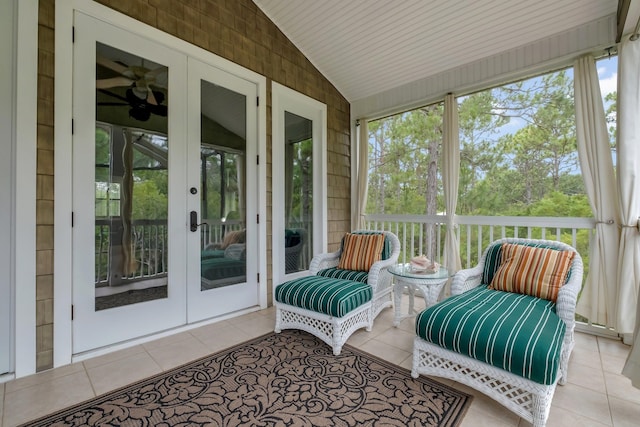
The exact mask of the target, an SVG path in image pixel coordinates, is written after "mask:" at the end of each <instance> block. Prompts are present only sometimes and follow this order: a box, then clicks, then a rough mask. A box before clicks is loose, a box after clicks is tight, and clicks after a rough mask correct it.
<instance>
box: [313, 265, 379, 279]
mask: <svg viewBox="0 0 640 427" xmlns="http://www.w3.org/2000/svg"><path fill="white" fill-rule="evenodd" d="M316 275H317V276H322V277H331V278H333V279H345V280H352V281H354V282H361V283H367V280H368V279H369V272H368V271H355V270H343V269H341V268H336V267H331V268H325V269H324V270H320V271H318V272H317V273H316Z"/></svg>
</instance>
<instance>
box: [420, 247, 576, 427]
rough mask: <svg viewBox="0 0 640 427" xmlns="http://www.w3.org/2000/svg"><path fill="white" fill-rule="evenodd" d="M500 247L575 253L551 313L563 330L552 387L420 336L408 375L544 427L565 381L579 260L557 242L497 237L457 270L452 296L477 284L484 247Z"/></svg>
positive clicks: (571, 336)
mask: <svg viewBox="0 0 640 427" xmlns="http://www.w3.org/2000/svg"><path fill="white" fill-rule="evenodd" d="M502 243H524V244H542V245H544V246H546V247H551V248H555V249H558V250H569V251H574V252H576V256H575V257H574V259H573V262H572V265H571V269H570V276H569V279H568V280H567V283H566V284H564V285H563V286H562V288H561V289H560V292H559V294H558V299H557V301H556V313H557V314H558V316H559V317H560V319H562V321H564V323H565V325H566V329H565V335H564V339H563V343H562V348H561V353H560V354H561V356H560V366H559V370H560V372H559V373H558V375H557V376H556V381H555V383H553V384H550V385H543V384H539V383H536V382H534V381H531V380H529V379H526V378H523V377H521V376H518V375H514V374H512V373H510V372H507V371H505V370H502V369H500V368H496V367H494V366H492V365H489V364H487V363H484V362H482V361H478V360H475V359H472V358H470V357H468V356H466V355H462V354H459V353H456V352H454V351H450V350H447V349H445V348H442V347H440V346H438V345H436V344H432V343H430V342H427V341H426V340H423V339H422V338H421V337H419V336H418V337H416V338H415V340H414V353H413V369H412V372H411V374H412V376H413V377H414V378H417V377H418V375H420V374H424V375H433V376H437V377H444V378H449V379H452V380H455V381H457V382H460V383H463V384H466V385H468V386H470V387H473V388H474V389H476V390H478V391H480V392H482V393H484V394H486V395H487V396H489V397H491V398H492V399H494V400H496V401H497V402H499V403H501V404H502V405H504V406H505V407H506V408H508V409H509V410H511V411H513V412H514V413H516V414H517V415H519V416H520V417H522V418H523V419H525V420H527V421H529V422H530V423H532V424H533V426H534V427H543V426H544V425H545V424H546V421H547V417H548V416H549V410H550V409H551V399H552V398H553V394H554V392H555V388H556V385H557V384H561V385H562V384H564V383H565V382H566V380H567V369H568V364H569V356H570V355H571V351H572V349H573V346H574V328H575V308H576V302H577V297H578V293H579V292H580V289H581V287H582V274H583V266H582V259H581V257H580V255H579V254H578V253H577V251H576V250H575V249H574V248H573V247H571V246H569V245H566V244H564V243H560V242H555V241H549V240H527V239H516V238H507V239H501V240H498V241H495V242H493V243H492V244H491V245H490V246H489V247H488V248H487V249H486V250H485V252H484V253H483V255H482V258H481V259H480V262H479V264H478V265H477V266H476V267H474V268H471V269H467V270H461V271H459V272H458V273H457V274H456V275H455V276H454V277H453V281H452V285H451V294H452V295H459V294H461V293H463V292H465V291H468V290H471V289H473V288H475V287H477V286H479V285H480V284H481V279H482V275H483V270H484V266H485V261H486V257H487V252H488V251H489V248H490V247H491V246H493V245H496V244H502Z"/></svg>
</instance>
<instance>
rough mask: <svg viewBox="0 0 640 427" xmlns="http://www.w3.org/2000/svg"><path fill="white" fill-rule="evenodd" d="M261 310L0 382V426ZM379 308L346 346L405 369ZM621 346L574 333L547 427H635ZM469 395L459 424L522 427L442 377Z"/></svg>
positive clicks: (153, 364) (183, 355)
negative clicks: (367, 327) (563, 381)
mask: <svg viewBox="0 0 640 427" xmlns="http://www.w3.org/2000/svg"><path fill="white" fill-rule="evenodd" d="M274 319H275V310H274V309H273V308H269V309H267V310H262V311H258V312H254V313H251V314H247V315H244V316H241V317H238V318H235V319H232V320H226V321H221V322H219V323H214V324H211V325H207V326H203V327H200V328H198V329H193V330H190V331H187V332H182V333H179V334H176V335H172V336H169V337H165V338H161V339H158V340H156V341H152V342H148V343H145V344H142V345H137V346H135V347H131V348H128V349H125V350H121V351H117V352H114V353H110V354H107V355H104V356H100V357H96V358H93V359H89V360H85V361H84V362H79V363H74V364H73V365H69V366H64V367H62V368H57V369H53V370H50V371H46V372H42V373H38V374H36V375H32V376H29V377H25V378H20V379H18V380H13V381H10V382H7V383H4V384H0V419H1V421H0V427H10V426H15V425H17V424H20V423H22V422H26V421H28V420H30V419H33V418H36V417H39V416H41V415H45V414H47V413H49V412H52V411H55V410H57V409H61V408H64V407H66V406H69V405H72V404H74V403H78V402H81V401H83V400H86V399H89V398H91V397H93V396H96V395H99V394H102V393H105V392H107V391H109V390H112V389H115V388H117V387H120V386H123V385H125V384H128V383H131V382H134V381H136V380H139V379H142V378H144V377H147V376H149V375H153V374H155V373H158V372H162V371H164V370H167V369H170V368H172V367H175V366H178V365H180V364H183V363H186V362H188V361H190V360H193V359H196V358H199V357H201V356H204V355H206V354H208V353H211V352H215V351H218V350H221V349H223V348H226V347H229V346H231V345H234V344H237V343H240V342H242V341H245V340H247V339H249V338H251V337H255V336H259V335H262V334H265V333H267V332H270V331H272V330H273V326H274ZM392 320H393V311H392V310H391V309H387V310H385V311H383V312H382V313H381V314H380V315H379V316H378V318H377V319H376V321H375V325H374V328H373V331H371V332H366V331H364V330H361V331H358V332H356V333H355V334H354V335H352V336H351V337H350V338H349V341H348V343H349V344H351V345H354V346H356V347H358V348H360V349H362V350H365V351H367V352H370V353H373V354H375V355H377V356H379V357H382V358H384V359H387V360H389V361H391V362H393V363H397V364H399V365H401V366H403V367H406V368H408V369H411V352H412V340H413V323H412V320H411V319H405V320H404V321H403V322H402V323H401V324H400V326H399V327H398V328H394V327H393V326H392ZM628 351H629V347H628V346H625V345H624V344H622V343H621V342H619V341H614V340H610V339H603V338H599V337H595V336H591V335H586V334H581V333H578V334H577V343H576V347H575V349H574V351H573V354H572V357H571V362H570V368H569V381H568V383H567V384H566V385H564V386H559V387H558V388H557V389H556V395H555V397H554V399H553V406H552V409H551V414H550V416H549V421H548V423H547V426H549V427H560V426H561V427H571V426H580V427H590V426H593V427H596V426H613V427H630V426H638V425H640V390H638V389H634V388H633V387H631V383H630V381H629V380H628V379H627V378H625V377H623V376H622V375H620V371H621V370H622V366H623V365H624V361H625V358H626V356H627V353H628ZM442 382H445V383H447V384H451V385H453V386H454V387H456V388H458V389H461V390H465V391H467V392H469V393H471V394H473V395H474V396H475V398H474V400H473V403H472V405H471V407H470V409H469V412H468V413H467V415H466V417H465V418H464V420H463V423H462V426H463V427H482V426H492V427H501V426H504V427H524V426H529V425H530V424H529V423H527V422H525V421H524V420H521V419H520V418H519V417H518V416H516V415H514V414H512V413H511V412H509V411H508V410H506V409H504V408H503V407H502V406H500V405H498V404H497V403H495V402H493V401H492V400H491V399H489V398H487V397H485V396H484V395H482V394H480V393H477V392H475V391H474V390H472V389H469V388H467V387H465V386H463V385H461V384H457V383H454V382H453V381H449V380H442Z"/></svg>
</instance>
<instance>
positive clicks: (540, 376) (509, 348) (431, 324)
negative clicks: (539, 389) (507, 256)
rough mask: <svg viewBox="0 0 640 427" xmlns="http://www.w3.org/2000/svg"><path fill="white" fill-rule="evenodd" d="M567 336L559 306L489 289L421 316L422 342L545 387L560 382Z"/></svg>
mask: <svg viewBox="0 0 640 427" xmlns="http://www.w3.org/2000/svg"><path fill="white" fill-rule="evenodd" d="M564 332H565V324H564V322H563V321H562V320H561V319H560V318H559V317H558V315H557V314H556V312H555V303H553V302H551V301H548V300H544V299H540V298H535V297H532V296H529V295H522V294H515V293H511V292H502V291H496V290H490V289H487V288H486V286H480V287H478V288H475V289H473V290H470V291H467V292H465V293H463V294H460V295H456V296H453V297H450V298H448V299H446V300H444V301H442V302H440V303H438V304H436V305H434V306H432V307H430V308H428V309H426V310H424V311H423V312H422V313H420V314H419V315H418V316H417V318H416V334H417V335H418V336H420V337H421V338H422V339H424V340H426V341H428V342H431V343H433V344H436V345H438V346H440V347H443V348H446V349H448V350H452V351H454V352H456V353H460V354H463V355H465V356H469V357H471V358H473V359H476V360H480V361H482V362H485V363H488V364H490V365H493V366H495V367H497V368H501V369H504V370H506V371H509V372H511V373H512V374H515V375H519V376H521V377H524V378H527V379H529V380H531V381H534V382H536V383H539V384H545V385H550V384H553V383H554V382H555V380H556V376H557V374H558V369H559V366H560V351H561V347H562V341H563V338H564Z"/></svg>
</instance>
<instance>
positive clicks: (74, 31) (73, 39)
mask: <svg viewBox="0 0 640 427" xmlns="http://www.w3.org/2000/svg"><path fill="white" fill-rule="evenodd" d="M75 42H76V27H71V43H75Z"/></svg>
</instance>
